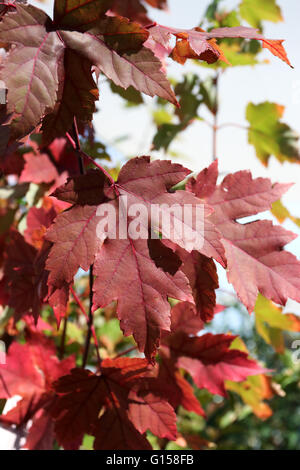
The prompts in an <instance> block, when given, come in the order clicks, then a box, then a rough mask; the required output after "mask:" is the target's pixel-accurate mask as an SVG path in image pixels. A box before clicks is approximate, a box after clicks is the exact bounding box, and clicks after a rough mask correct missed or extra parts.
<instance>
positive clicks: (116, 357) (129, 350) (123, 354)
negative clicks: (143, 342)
mask: <svg viewBox="0 0 300 470" xmlns="http://www.w3.org/2000/svg"><path fill="white" fill-rule="evenodd" d="M136 349H137V346H132V347H131V348H129V349H126V350H125V351H123V352H120V353H119V354H117V356H115V357H114V359H118V358H119V357H122V356H125V355H126V354H129V353H130V352H131V351H135V350H136Z"/></svg>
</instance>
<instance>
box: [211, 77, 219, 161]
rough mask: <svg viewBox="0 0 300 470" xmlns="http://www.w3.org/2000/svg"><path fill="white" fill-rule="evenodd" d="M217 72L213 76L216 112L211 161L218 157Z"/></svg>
mask: <svg viewBox="0 0 300 470" xmlns="http://www.w3.org/2000/svg"><path fill="white" fill-rule="evenodd" d="M219 77H220V75H219V72H217V73H216V76H215V78H214V85H215V88H216V112H215V113H214V122H213V126H212V130H213V136H212V138H213V143H212V160H213V162H214V161H215V160H217V158H218V108H219Z"/></svg>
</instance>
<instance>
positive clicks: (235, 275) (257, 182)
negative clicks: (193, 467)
mask: <svg viewBox="0 0 300 470" xmlns="http://www.w3.org/2000/svg"><path fill="white" fill-rule="evenodd" d="M216 170H217V163H214V164H213V165H212V166H211V167H210V168H209V169H208V171H207V170H206V171H205V177H206V185H207V184H208V181H210V184H209V187H210V190H209V194H208V195H207V197H206V195H205V194H204V193H203V177H204V173H202V174H201V173H200V175H199V176H198V178H197V180H194V179H192V180H191V181H190V182H189V184H188V186H187V189H189V190H191V191H193V192H194V194H196V195H198V196H199V197H203V196H204V197H205V199H206V201H207V202H208V203H209V204H210V205H211V206H212V207H213V208H214V213H213V214H212V215H211V216H210V218H211V220H212V222H213V223H214V224H215V225H216V226H217V228H218V229H219V230H220V232H221V233H222V243H223V245H224V248H225V252H226V258H227V265H228V279H229V281H230V282H231V283H232V284H233V285H234V287H235V289H236V291H237V294H238V296H239V298H240V299H241V301H242V302H243V303H244V304H245V305H246V307H247V308H248V310H249V312H251V311H252V310H253V308H254V305H255V302H256V298H257V294H258V292H261V293H262V294H263V295H264V296H265V297H267V298H269V299H271V300H273V301H274V302H276V303H279V304H282V305H285V303H286V301H287V299H288V298H289V297H290V298H292V299H295V300H296V301H300V295H299V292H300V291H299V288H300V281H299V279H300V263H299V262H298V261H297V259H296V257H295V256H294V255H292V254H291V253H289V252H287V251H284V250H283V247H284V246H285V245H286V244H288V243H289V242H291V241H292V240H294V239H295V238H296V235H294V234H293V233H291V232H288V231H287V230H285V229H284V228H283V227H280V226H273V224H272V222H270V221H266V220H261V221H255V222H250V223H246V224H242V223H239V222H237V220H238V219H241V218H243V217H248V216H252V215H255V214H258V213H259V212H263V211H265V210H267V209H270V208H271V205H272V203H273V202H275V201H276V200H278V199H279V198H280V197H281V196H282V195H283V194H284V193H285V192H286V191H287V190H288V189H289V187H290V185H289V184H275V185H272V184H271V182H270V181H269V180H268V179H264V178H257V179H252V177H251V174H250V173H249V172H247V171H241V172H238V173H235V174H232V175H228V176H227V177H226V178H225V179H224V181H223V182H222V184H221V185H220V186H215V190H214V191H212V185H213V184H216V176H217V171H216Z"/></svg>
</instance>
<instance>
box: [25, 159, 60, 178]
mask: <svg viewBox="0 0 300 470" xmlns="http://www.w3.org/2000/svg"><path fill="white" fill-rule="evenodd" d="M24 159H25V166H24V169H23V171H22V173H21V175H20V179H19V181H20V183H35V184H41V183H51V182H52V181H55V180H56V179H57V178H58V172H57V170H56V168H55V166H54V165H53V163H52V162H51V161H50V159H49V157H48V155H46V154H45V153H42V154H40V155H36V154H34V153H27V154H25V155H24Z"/></svg>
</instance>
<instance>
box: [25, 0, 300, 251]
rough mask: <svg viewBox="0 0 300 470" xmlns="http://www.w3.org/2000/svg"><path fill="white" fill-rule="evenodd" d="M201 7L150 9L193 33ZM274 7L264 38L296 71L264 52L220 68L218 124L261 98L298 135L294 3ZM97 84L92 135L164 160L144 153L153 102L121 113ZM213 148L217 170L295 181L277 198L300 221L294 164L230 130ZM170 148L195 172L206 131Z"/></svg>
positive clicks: (296, 245)
mask: <svg viewBox="0 0 300 470" xmlns="http://www.w3.org/2000/svg"><path fill="white" fill-rule="evenodd" d="M261 1H263V0H261ZM30 3H33V4H35V5H37V6H39V7H42V8H45V9H46V10H47V12H48V13H49V14H51V12H52V5H53V1H52V0H48V2H46V3H44V4H40V3H39V2H35V1H32V2H30ZM208 3H209V2H208V0H185V1H182V0H169V5H170V8H169V12H160V11H157V10H155V9H153V10H152V11H151V18H153V19H154V20H155V21H157V22H159V23H161V24H164V25H169V26H174V27H182V28H192V27H194V26H196V25H197V24H198V23H199V21H200V19H201V17H202V15H203V12H204V11H205V9H206V7H207V5H208ZM222 3H223V6H227V7H228V9H230V7H234V6H236V5H237V4H239V0H223V2H222ZM277 3H278V4H279V5H280V6H281V8H282V13H283V16H284V19H285V21H284V22H282V23H276V24H274V23H270V22H265V23H264V25H265V36H266V37H267V38H269V39H285V40H286V42H285V47H286V49H287V52H288V55H289V58H290V61H291V62H292V64H293V65H294V67H295V69H294V70H293V69H291V68H289V67H288V66H287V65H286V64H284V63H283V62H282V61H280V60H279V59H277V58H276V57H273V56H272V55H271V53H270V52H269V51H264V52H263V53H262V54H261V59H268V60H269V62H270V63H269V64H267V65H257V66H256V67H253V68H252V67H238V68H237V67H234V68H232V69H231V70H228V71H226V73H225V74H224V75H223V76H222V78H221V83H220V95H221V106H220V115H219V122H220V123H226V122H236V123H239V124H244V125H247V122H246V121H245V109H246V106H247V104H248V102H249V101H252V102H254V103H260V102H263V101H267V100H268V101H271V102H276V103H278V104H281V105H284V106H285V107H286V111H285V114H284V122H286V123H287V124H289V125H290V126H291V127H292V128H293V129H295V130H296V131H297V132H298V133H299V134H300V120H299V108H300V52H299V44H300V28H299V18H300V1H299V0H277ZM185 69H186V70H190V71H193V72H196V73H199V74H200V76H201V77H204V78H205V76H206V75H207V74H209V73H212V72H210V71H208V70H206V69H204V68H202V67H198V66H195V65H193V63H192V61H188V62H187V64H186V65H185ZM183 72H184V68H183V67H182V66H180V65H178V64H174V63H173V62H172V63H171V66H170V67H169V75H170V76H173V77H176V78H180V77H181V75H182V74H183ZM101 81H103V78H101V79H100V101H99V103H98V105H97V106H98V109H99V112H98V113H97V115H96V117H95V121H94V123H95V127H96V131H97V134H98V136H99V137H100V138H101V139H102V140H103V142H105V143H107V144H110V143H113V142H115V141H116V139H118V138H119V137H121V136H124V135H127V136H129V138H128V139H126V140H123V141H120V142H118V143H117V144H114V149H113V155H114V156H115V157H116V158H117V159H119V158H121V157H122V155H126V156H136V155H144V154H150V153H151V155H152V156H153V157H163V158H165V156H164V155H163V154H162V153H159V152H150V147H151V142H152V138H153V135H154V132H155V128H154V126H153V124H152V117H151V109H152V108H153V100H152V99H151V98H148V97H146V99H145V101H146V103H147V105H148V107H149V109H148V110H147V108H145V107H143V106H142V107H138V108H131V109H128V108H125V107H124V101H123V100H122V99H121V98H119V97H118V96H117V95H113V94H112V93H111V92H110V91H109V87H108V85H107V84H106V83H103V84H101ZM218 149H219V150H218V157H219V165H220V171H221V172H233V171H237V170H242V169H250V170H251V171H252V174H253V175H254V176H264V177H269V178H271V179H272V181H273V182H276V181H279V182H295V183H296V184H295V186H294V187H293V188H292V189H291V190H290V191H289V194H288V195H286V196H285V197H284V203H285V205H286V206H287V207H288V208H289V210H290V211H291V212H292V213H293V215H295V216H298V217H300V204H299V200H300V197H299V194H300V165H295V164H289V163H284V164H283V165H281V164H280V163H279V162H278V161H277V160H276V159H275V158H274V157H272V158H271V160H270V164H269V167H268V168H265V167H264V166H263V165H262V164H261V163H260V162H259V160H258V159H257V158H256V156H255V152H254V149H253V148H252V146H250V145H248V142H247V134H246V131H244V130H240V129H236V128H226V129H224V130H222V131H220V133H219V137H218ZM171 150H172V151H176V152H177V153H178V154H179V155H180V159H179V161H180V162H182V163H184V164H185V165H186V166H188V167H189V168H191V169H192V170H193V171H199V170H201V169H202V168H204V167H205V166H207V165H208V164H209V163H210V162H211V154H212V137H211V130H210V129H209V128H208V127H207V126H206V125H205V124H203V123H200V122H197V123H195V124H193V125H192V126H191V127H190V128H189V129H188V130H187V131H186V132H184V133H183V134H182V135H181V136H180V137H179V139H177V140H176V142H175V143H174V144H172V146H171ZM119 152H120V153H119ZM168 158H169V157H168ZM264 216H265V214H264ZM285 226H286V228H288V229H290V230H292V231H294V232H296V233H299V234H300V231H299V229H297V227H296V226H295V225H294V224H293V223H292V222H287V223H286V224H285ZM289 249H290V250H291V251H293V252H294V253H295V254H297V255H298V256H299V254H300V237H299V238H298V240H296V241H294V242H293V243H292V244H290V245H289Z"/></svg>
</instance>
